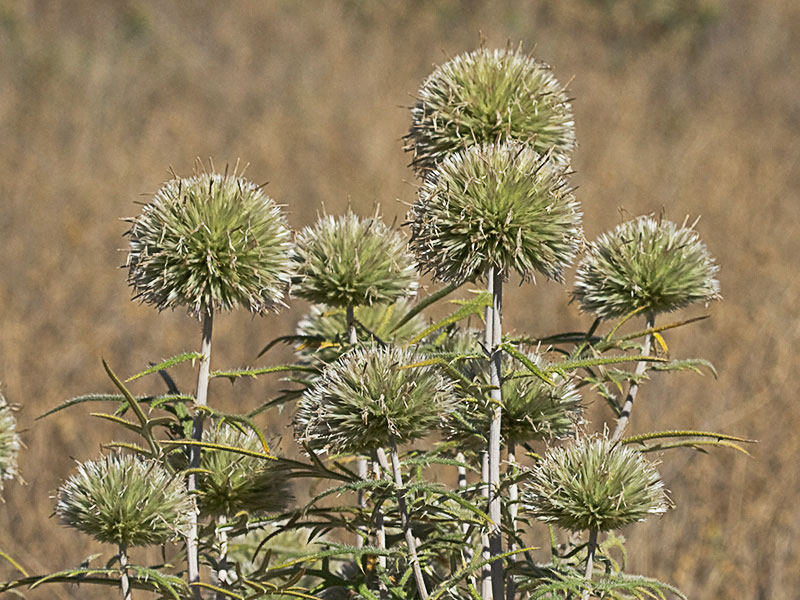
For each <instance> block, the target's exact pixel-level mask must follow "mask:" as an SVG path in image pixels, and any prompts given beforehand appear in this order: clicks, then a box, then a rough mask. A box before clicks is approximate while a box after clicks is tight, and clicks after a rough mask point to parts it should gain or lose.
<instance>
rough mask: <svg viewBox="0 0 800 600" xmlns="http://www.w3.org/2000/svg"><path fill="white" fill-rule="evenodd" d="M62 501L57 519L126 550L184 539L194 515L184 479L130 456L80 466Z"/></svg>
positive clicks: (113, 456)
mask: <svg viewBox="0 0 800 600" xmlns="http://www.w3.org/2000/svg"><path fill="white" fill-rule="evenodd" d="M57 499H58V503H57V505H56V514H57V515H58V516H59V517H60V518H61V521H62V522H63V523H64V524H65V525H67V526H69V527H74V528H75V529H78V530H80V531H82V532H84V533H86V534H88V535H90V536H92V537H93V538H94V539H96V540H97V541H99V542H104V543H108V544H117V545H121V546H125V547H130V546H147V545H150V544H161V543H164V542H166V541H169V540H172V539H175V538H177V537H179V536H181V535H185V533H186V532H187V531H188V528H189V514H190V513H191V512H192V511H193V510H194V506H193V503H192V501H191V499H190V497H189V495H188V493H187V491H186V488H185V487H184V485H183V482H182V481H181V479H180V478H178V477H175V476H173V475H171V474H170V473H168V472H167V471H166V470H165V469H164V467H162V466H161V465H160V464H159V463H158V462H156V461H154V460H145V459H141V458H139V457H136V456H131V455H128V454H109V455H107V456H104V457H103V458H100V459H98V460H95V461H89V462H85V463H82V464H80V465H79V466H78V472H77V473H76V474H75V475H72V476H71V477H70V478H69V479H68V480H67V481H66V482H65V483H64V485H62V486H61V488H60V489H59V490H58V496H57Z"/></svg>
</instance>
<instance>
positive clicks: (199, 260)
mask: <svg viewBox="0 0 800 600" xmlns="http://www.w3.org/2000/svg"><path fill="white" fill-rule="evenodd" d="M129 221H130V223H131V228H130V231H128V233H127V235H128V236H129V238H130V253H129V254H128V262H127V266H128V283H129V284H130V285H131V286H132V287H133V289H134V293H135V296H134V297H135V298H138V299H140V300H141V301H142V302H146V303H147V304H152V305H153V306H155V307H156V308H158V310H163V309H165V308H175V307H177V306H185V307H187V309H188V310H189V312H190V313H191V314H193V315H196V316H200V315H201V314H202V313H203V312H206V311H209V310H211V309H213V310H217V311H219V310H233V309H234V308H236V307H237V306H238V305H239V304H242V305H244V306H246V307H247V308H249V309H250V310H251V311H252V312H254V313H258V314H261V313H265V312H266V311H267V310H269V309H271V308H274V307H276V306H277V305H280V304H282V303H283V295H284V292H285V290H286V288H287V287H288V284H289V281H290V261H289V248H290V241H289V237H290V231H289V228H288V226H287V224H286V220H285V218H284V217H283V215H282V214H281V211H280V208H279V207H278V205H277V204H275V202H274V201H273V200H272V199H271V198H269V196H267V195H266V194H265V193H264V191H263V190H262V188H261V186H258V185H256V184H254V183H252V182H250V181H248V180H246V179H244V178H243V177H239V176H237V175H236V174H235V173H234V174H232V175H221V174H218V173H198V174H196V175H194V176H193V177H188V178H175V179H172V180H171V181H168V182H167V183H165V184H164V185H163V186H162V187H161V189H160V190H158V192H157V193H156V195H155V197H154V198H153V200H152V202H150V203H149V204H147V205H146V206H145V207H144V208H143V209H142V213H141V214H140V215H139V216H138V217H136V218H134V219H129Z"/></svg>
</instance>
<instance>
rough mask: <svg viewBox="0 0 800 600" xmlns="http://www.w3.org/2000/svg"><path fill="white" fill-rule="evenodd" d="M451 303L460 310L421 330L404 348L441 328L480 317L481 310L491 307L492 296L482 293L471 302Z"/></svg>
mask: <svg viewBox="0 0 800 600" xmlns="http://www.w3.org/2000/svg"><path fill="white" fill-rule="evenodd" d="M451 302H453V304H459V305H461V308H459V309H458V310H457V311H455V312H453V313H451V314H450V315H449V316H447V317H445V318H444V319H442V320H440V321H437V322H436V323H433V324H432V325H429V326H428V327H426V328H425V329H423V330H422V331H421V332H420V333H418V334H417V335H415V336H414V337H413V338H411V339H410V340H409V341H408V342H406V344H405V347H406V348H407V347H408V346H412V345H414V344H416V343H417V342H419V341H420V340H422V339H424V338H425V337H427V336H429V335H430V334H432V333H433V332H434V331H438V330H439V329H442V328H443V327H447V326H448V325H452V324H453V323H457V322H458V321H460V320H462V319H466V318H467V317H471V316H473V315H481V316H482V312H483V309H484V308H486V307H487V306H491V305H492V296H491V294H489V293H488V292H485V291H483V292H480V293H479V294H478V295H477V297H476V298H474V299H472V300H452V301H451Z"/></svg>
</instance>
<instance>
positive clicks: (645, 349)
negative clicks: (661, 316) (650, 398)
mask: <svg viewBox="0 0 800 600" xmlns="http://www.w3.org/2000/svg"><path fill="white" fill-rule="evenodd" d="M655 326H656V316H655V315H654V314H653V313H647V329H652V328H653V327H655ZM652 340H653V334H652V333H648V334H647V335H646V336H645V337H644V343H643V344H642V356H648V355H649V354H650V346H651V344H652ZM646 368H647V363H646V362H645V361H643V360H640V361H639V362H638V363H636V370H635V371H634V375H635V376H636V380H638V378H639V377H641V376H642V375H643V374H644V371H645V369H646ZM636 380H634V382H633V383H631V386H630V388H628V395H627V396H626V397H625V404H623V405H622V411H621V412H620V414H619V418H618V419H617V427H616V429H614V435H612V436H611V441H612V442H618V441H619V440H620V439H621V438H622V434H623V433H624V431H625V427H627V425H628V421H629V420H630V417H631V411H632V410H633V403H634V401H635V400H636V394H637V393H638V392H639V384H638V383H636Z"/></svg>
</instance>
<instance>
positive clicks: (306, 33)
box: [0, 0, 800, 599]
mask: <svg viewBox="0 0 800 600" xmlns="http://www.w3.org/2000/svg"><path fill="white" fill-rule="evenodd" d="M698 7H710V8H711V9H712V11H711V12H712V13H713V12H714V10H716V12H717V14H716V15H713V14H710V13H709V15H710V16H709V15H706V13H702V14H701V13H699V12H698ZM659 10H661V11H662V12H658V11H659ZM659 15H660V16H659ZM664 15H666V17H679V18H672V19H669V18H665V17H664ZM479 31H480V32H481V33H482V35H483V36H484V37H485V39H486V43H487V45H504V44H505V43H506V40H508V39H510V40H513V41H514V42H517V41H522V43H523V44H524V46H525V47H526V48H527V49H531V48H532V47H535V55H536V56H537V57H539V58H540V59H543V60H545V61H547V62H549V63H551V64H552V65H554V67H555V72H556V75H557V76H558V77H560V78H561V79H563V80H568V79H573V82H572V84H571V90H572V92H573V94H574V96H575V98H576V101H575V110H576V120H577V129H578V139H579V142H580V147H579V149H578V152H577V156H576V160H575V169H576V171H577V174H576V176H575V177H576V181H577V183H578V184H579V185H580V188H579V190H578V195H579V198H580V200H581V201H582V202H583V207H584V211H585V215H586V230H587V236H589V237H593V236H595V235H597V234H598V233H600V232H601V231H604V230H606V229H608V228H610V227H612V226H613V225H615V224H616V223H617V222H619V220H620V219H621V218H622V217H621V214H620V210H622V211H623V213H624V214H632V215H635V214H640V213H648V212H657V213H659V212H662V211H663V212H664V213H665V214H666V215H667V216H668V217H669V218H672V219H674V220H680V219H682V218H683V216H684V215H686V214H690V215H693V216H695V215H698V214H702V215H703V219H702V221H701V222H700V224H699V226H698V228H699V230H700V232H701V235H702V237H703V239H704V240H705V241H706V243H707V244H708V246H709V247H710V249H711V250H712V252H713V254H714V255H715V256H716V257H717V259H718V261H719V263H720V264H721V265H722V271H721V282H722V291H723V295H724V296H725V300H724V302H722V303H717V304H715V305H713V306H711V307H710V308H709V310H710V312H711V314H713V318H712V319H710V320H708V321H705V322H703V323H702V324H700V325H696V326H694V327H693V328H692V329H691V330H688V331H685V332H681V333H676V334H675V335H672V336H670V337H669V338H668V341H669V342H670V347H671V349H672V351H673V352H674V353H675V354H676V355H687V354H688V355H699V356H704V357H706V358H708V359H710V360H712V361H713V362H714V363H715V364H716V366H717V367H718V369H719V372H720V377H719V380H718V381H714V380H713V379H711V378H709V377H706V378H698V377H696V376H690V375H673V376H670V377H659V378H658V380H657V381H656V382H655V383H654V384H650V385H648V386H647V387H645V388H644V389H643V391H642V396H641V402H640V403H639V406H637V408H636V411H635V412H634V416H633V422H632V428H633V429H634V430H635V431H644V430H647V429H649V428H657V427H658V428H668V427H681V428H704V429H708V428H711V429H720V430H724V431H727V432H731V433H739V434H743V435H745V436H749V437H753V438H757V439H759V440H760V443H759V444H758V445H757V446H755V447H754V448H753V449H752V450H753V454H754V458H753V459H746V458H744V457H742V456H741V455H734V453H731V452H724V451H715V452H712V454H711V455H709V456H703V455H699V454H696V453H690V452H689V451H686V452H682V451H678V452H673V453H671V454H668V455H666V456H663V457H662V459H663V464H662V467H661V469H662V472H663V475H664V478H665V480H666V481H667V483H668V486H669V487H670V489H671V490H672V498H673V499H674V501H675V503H676V504H677V508H676V509H675V510H673V511H671V512H670V513H668V514H667V515H666V516H665V517H664V518H662V519H660V520H658V521H655V522H652V523H648V524H646V525H645V526H642V527H638V528H632V529H631V530H630V531H628V532H626V534H627V535H628V537H629V550H630V553H631V557H630V562H631V568H632V569H633V570H634V571H638V572H642V573H646V574H648V575H651V576H656V577H659V578H661V579H663V580H666V581H669V582H672V583H675V584H676V585H678V586H679V587H680V588H681V589H683V590H684V591H685V592H686V593H687V594H688V595H689V596H690V597H692V598H774V599H784V598H791V597H795V596H796V594H797V589H798V588H800V545H798V544H797V543H796V540H797V539H798V538H800V516H798V515H800V513H798V511H797V510H796V504H795V503H796V501H797V498H798V497H799V496H800V479H799V478H798V468H797V466H796V461H797V458H796V457H797V456H798V451H800V436H798V435H796V428H797V427H800V405H799V404H798V403H797V401H796V399H795V396H794V394H795V392H794V390H795V388H796V382H795V383H792V382H793V379H792V378H793V377H794V376H795V373H794V370H795V368H796V364H797V358H796V356H797V353H796V348H797V346H798V343H800V325H799V324H798V323H800V320H798V318H797V309H796V304H795V302H796V300H795V299H796V298H797V297H798V295H800V278H798V277H797V276H796V268H797V267H796V261H797V256H798V255H800V238H799V237H798V235H797V231H798V226H800V203H798V202H797V199H796V195H797V190H798V188H799V187H800V168H799V167H798V165H799V164H800V146H798V144H797V131H798V127H799V126H800V79H798V77H797V66H798V65H797V58H796V57H797V56H798V55H800V4H798V3H797V2H796V0H764V1H762V2H753V1H747V0H728V1H725V0H718V1H717V2H713V1H711V0H707V1H701V0H653V2H652V3H651V2H646V1H644V0H560V1H559V2H545V1H538V2H533V1H531V2H522V1H519V2H508V3H502V4H500V3H482V2H477V1H469V0H464V1H456V0H443V1H438V2H425V1H422V0H418V1H411V0H409V1H408V2H389V1H386V2H377V1H375V2H371V1H367V0H363V1H357V0H349V1H341V2H334V1H326V2H312V1H310V0H309V1H307V2H296V1H289V0H287V1H282V2H279V1H271V2H258V1H251V2H237V3H227V2H226V3H223V2H211V1H205V2H191V3H189V2H185V3H166V2H159V1H157V0H151V1H145V0H126V1H122V0H120V1H118V2H92V1H89V0H84V1H77V0H76V1H72V2H33V1H30V2H26V1H23V0H20V1H14V0H0V56H2V60H0V132H2V141H1V142H0V248H2V254H1V255H2V256H3V258H4V260H3V267H2V269H0V306H2V308H3V310H2V321H0V380H2V382H3V389H4V393H5V394H6V396H7V397H8V398H9V400H11V401H12V402H17V403H19V404H21V405H22V406H23V409H22V412H21V413H20V414H19V418H20V421H21V423H22V426H23V427H25V428H27V429H28V431H27V432H26V433H25V434H24V439H25V441H26V443H27V445H28V449H27V450H26V451H25V452H24V454H23V456H22V460H21V463H22V464H21V466H22V469H23V471H24V475H25V478H26V479H27V481H28V485H27V486H25V487H19V486H15V485H10V486H9V489H8V493H7V494H6V503H5V504H4V505H0V548H2V549H4V550H7V551H10V552H11V553H12V554H13V555H14V556H15V557H17V558H18V559H19V560H20V561H21V562H22V563H23V564H24V565H26V566H27V567H28V568H29V569H31V570H32V571H45V570H52V569H58V568H63V567H66V566H70V565H73V564H75V563H77V562H79V561H81V560H82V559H83V558H84V557H85V556H87V555H89V554H90V553H92V552H94V551H96V550H95V546H93V545H92V544H91V543H90V541H89V540H87V539H86V538H85V537H83V536H81V535H79V534H77V533H73V532H70V531H66V530H64V529H62V528H61V527H60V526H59V524H58V523H57V521H56V520H55V519H52V518H48V517H49V515H50V513H51V512H52V508H53V501H52V500H51V499H50V495H51V494H52V492H53V490H55V489H56V488H57V486H58V485H59V481H60V480H62V479H63V478H64V477H65V476H66V475H67V474H68V473H69V471H70V470H71V469H72V467H73V464H74V463H73V458H72V457H74V458H75V459H79V460H85V459H88V458H91V457H92V456H94V455H95V454H96V453H97V451H98V447H99V444H100V443H101V442H103V441H106V440H107V439H108V437H109V436H110V435H111V433H112V430H111V429H110V428H109V426H107V425H105V424H103V423H101V422H100V421H97V420H95V419H91V418H90V417H88V416H87V414H86V412H87V411H86V410H83V409H81V408H77V409H72V410H71V411H69V412H66V413H62V414H61V415H60V416H57V417H52V418H48V419H45V420H43V421H34V419H35V417H36V416H37V415H39V414H41V413H42V412H44V411H45V410H47V409H48V408H50V407H52V406H54V405H56V404H58V403H59V402H61V401H63V400H65V399H67V398H70V397H73V396H76V395H79V394H82V393H85V392H89V391H101V390H102V391H110V390H111V386H110V383H109V382H108V380H107V379H106V378H105V376H104V374H103V371H102V367H101V366H100V358H101V357H105V358H106V359H107V360H108V361H109V362H110V363H111V364H112V366H113V367H114V368H115V369H117V370H118V371H119V372H120V373H123V374H129V373H132V372H134V371H136V370H138V369H139V368H140V367H142V366H143V365H146V363H147V362H148V361H151V360H157V359H160V358H163V357H167V356H172V355H174V354H177V353H179V352H181V351H184V350H189V349H194V348H196V347H197V345H198V344H199V338H200V331H199V325H198V324H197V323H196V322H194V321H192V320H190V319H189V318H188V317H186V316H184V315H183V314H178V313H173V314H161V315H159V314H155V313H154V312H153V311H152V310H151V309H149V308H147V307H143V306H139V305H137V304H134V303H131V302H130V292H129V290H128V289H127V287H126V284H125V273H124V272H123V271H121V270H120V269H119V266H120V265H121V264H122V263H123V262H124V254H123V253H120V252H118V251H117V249H118V248H122V247H124V244H125V241H124V240H123V239H122V238H121V237H120V236H121V234H122V233H123V232H124V231H125V229H126V227H125V224H124V223H122V222H120V221H119V220H118V218H119V217H123V216H130V215H133V214H136V212H137V211H138V207H137V206H136V205H135V204H134V202H136V201H141V200H144V199H146V194H148V193H152V192H154V191H155V190H156V189H157V188H158V186H159V185H160V183H161V182H163V181H164V180H165V179H166V178H168V172H167V169H168V167H169V166H173V167H174V168H175V170H176V171H177V172H178V173H181V174H184V173H188V172H189V171H190V170H191V168H192V165H193V163H194V160H195V158H196V157H202V158H204V159H205V158H206V157H213V159H214V161H215V163H216V164H217V165H221V164H224V163H226V162H234V161H236V160H237V159H238V158H241V159H242V160H243V161H246V162H249V163H251V166H250V168H249V170H248V175H249V176H250V177H251V178H252V179H254V180H256V181H259V182H263V181H269V182H270V183H269V186H268V187H267V190H268V192H269V193H270V194H271V195H272V196H273V197H274V198H276V199H277V200H278V201H279V202H281V203H283V204H286V205H287V206H288V209H289V211H290V221H291V223H292V225H293V226H294V227H300V226H303V225H307V224H309V223H310V222H312V220H313V219H314V216H315V214H316V212H317V211H319V210H320V207H321V206H322V205H323V204H324V206H325V207H326V208H327V210H328V211H330V212H333V213H336V212H338V211H340V210H341V209H342V208H344V207H345V206H346V205H347V204H348V203H349V202H351V203H352V204H353V205H354V207H356V209H358V210H361V211H367V210H370V209H371V206H372V205H373V203H376V202H380V203H381V205H382V207H383V211H384V213H385V214H386V215H387V219H388V220H391V218H392V217H394V216H398V217H400V218H401V219H402V216H403V214H404V212H405V207H404V206H403V205H402V204H401V203H400V202H396V201H395V200H396V199H397V198H399V199H400V200H401V201H405V202H408V201H410V200H412V199H413V196H414V186H413V184H411V183H406V182H407V181H411V180H412V179H413V176H412V174H411V172H410V171H409V170H408V169H407V167H406V164H407V162H408V160H409V157H408V156H407V155H404V154H403V152H402V149H401V146H402V144H401V141H400V138H401V136H402V135H403V134H404V132H405V130H406V129H407V127H408V124H409V114H408V111H407V110H406V109H405V107H406V106H407V105H408V104H409V103H410V96H409V95H410V94H411V93H412V92H413V91H414V90H415V89H416V88H417V86H418V84H419V83H420V81H421V80H422V78H423V77H424V76H425V75H426V74H427V73H428V72H429V71H430V69H431V66H432V64H433V63H438V62H442V61H443V60H444V59H445V58H446V57H447V56H452V55H454V54H456V53H459V52H462V51H465V50H469V49H472V48H474V47H475V46H476V45H477V44H478V43H479V33H478V32H479ZM141 194H145V196H144V197H142V196H141ZM508 296H509V297H508V299H507V301H506V304H507V306H508V307H509V308H508V310H507V313H506V314H507V322H508V325H507V327H508V328H509V329H516V330H517V331H527V332H530V333H532V334H545V333H552V332H554V331H557V330H559V329H562V328H567V327H569V328H572V327H577V326H585V325H586V324H587V322H588V318H587V317H585V316H582V315H579V314H578V312H577V308H576V307H575V306H574V305H571V306H567V305H566V298H567V296H566V288H563V287H560V286H557V285H554V284H541V283H540V284H539V285H538V286H537V287H530V286H526V287H524V288H519V289H514V290H510V291H509V294H508ZM303 306H304V305H302V303H297V304H296V305H295V307H294V308H293V309H292V310H290V311H285V312H284V313H282V314H281V315H279V316H276V317H270V318H268V319H262V320H255V321H254V320H253V319H251V318H250V317H249V316H246V315H242V314H238V315H232V316H229V317H224V318H221V319H219V320H218V327H217V331H216V336H217V337H216V341H215V344H216V346H215V350H214V353H215V361H216V364H217V365H218V366H220V367H222V366H239V365H243V364H247V363H251V362H252V361H253V360H254V357H255V354H256V353H257V352H258V350H259V349H260V348H261V346H262V345H263V343H264V342H265V340H266V339H268V338H270V337H272V336H273V335H276V334H282V333H288V332H290V331H292V330H293V328H294V324H295V323H296V321H297V319H298V316H299V315H300V314H301V313H302V310H303ZM687 313H688V314H700V313H702V309H695V310H690V311H687ZM285 357H286V354H285V353H284V354H283V355H281V351H276V352H275V355H274V356H273V357H272V359H273V360H275V361H279V360H281V359H282V358H285ZM179 374H180V375H182V376H185V379H184V380H183V381H185V382H186V383H185V386H186V387H187V388H188V387H191V385H192V384H191V373H190V371H188V370H186V371H181V372H180V373H179ZM274 387H275V386H274V384H271V383H268V382H265V383H248V382H240V383H237V385H236V388H235V390H234V391H235V392H236V394H235V395H234V394H232V393H231V387H230V386H229V385H228V384H227V383H225V382H215V384H214V385H213V386H212V391H211V393H212V394H215V395H216V402H217V403H218V404H219V405H221V406H223V407H225V408H233V407H234V406H237V405H236V404H234V403H239V404H238V406H241V405H242V404H244V405H245V406H253V405H255V404H257V403H258V402H259V400H262V399H264V398H266V397H267V396H266V394H268V393H269V391H270V390H271V389H274ZM146 389H147V385H143V386H141V387H140V388H137V391H140V390H141V391H145V390H146ZM262 424H263V425H264V426H265V427H267V428H268V429H271V430H272V431H274V432H275V433H281V425H282V422H276V423H273V424H272V425H270V424H268V423H266V422H262ZM104 550H105V552H106V554H105V559H107V558H108V557H109V556H110V555H111V550H110V549H109V548H105V549H104ZM133 558H134V560H136V558H137V556H136V555H134V557H133ZM10 575H11V571H10V569H9V568H7V566H0V578H4V577H6V576H10ZM93 594H97V595H96V596H95V595H93ZM106 595H107V594H106V593H105V591H104V592H101V593H98V592H96V591H94V590H87V589H85V588H80V589H79V588H57V587H52V588H50V589H48V590H46V591H44V592H37V593H32V594H31V595H30V597H35V598H78V597H80V598H88V597H98V598H99V597H105V596H106Z"/></svg>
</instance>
